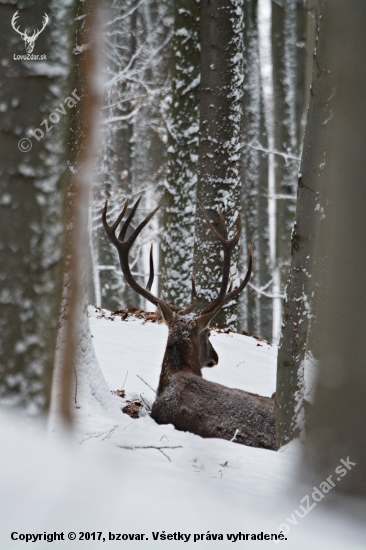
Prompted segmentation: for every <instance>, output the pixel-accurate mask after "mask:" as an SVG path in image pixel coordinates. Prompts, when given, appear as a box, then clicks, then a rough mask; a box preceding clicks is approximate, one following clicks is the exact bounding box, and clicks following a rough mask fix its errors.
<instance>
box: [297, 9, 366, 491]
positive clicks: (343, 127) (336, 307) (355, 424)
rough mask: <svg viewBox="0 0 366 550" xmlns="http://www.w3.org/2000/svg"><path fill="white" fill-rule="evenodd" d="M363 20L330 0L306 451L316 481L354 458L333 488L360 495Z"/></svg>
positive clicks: (363, 455)
mask: <svg viewBox="0 0 366 550" xmlns="http://www.w3.org/2000/svg"><path fill="white" fill-rule="evenodd" d="M365 20H366V4H365V3H364V2H361V1H360V0H358V1H357V0H351V1H349V2H347V3H345V2H342V1H341V0H332V1H329V0H327V1H324V9H323V10H322V20H321V25H322V27H321V36H320V39H321V40H322V41H323V42H322V43H323V47H325V53H324V58H323V59H322V60H318V62H317V67H318V70H319V71H322V74H323V75H324V77H323V78H324V79H327V80H328V81H329V85H328V86H327V88H326V89H325V90H324V91H323V94H322V95H321V96H318V102H319V104H320V103H321V102H322V104H323V107H322V108H321V109H319V110H320V113H321V112H322V109H323V110H324V108H325V109H328V112H329V115H330V118H331V120H330V121H329V123H328V120H329V118H328V119H324V118H323V123H324V124H326V126H325V128H327V130H328V132H329V147H327V148H326V149H325V148H324V147H321V151H322V153H323V165H324V169H323V170H321V169H320V170H319V169H318V170H317V174H319V176H318V177H319V179H320V181H321V183H322V185H323V186H324V187H325V188H327V189H328V198H329V208H328V211H327V212H326V217H325V220H324V225H325V228H324V233H325V237H324V242H325V246H326V249H327V252H328V261H327V270H326V272H325V273H324V276H323V282H324V285H323V288H324V296H323V300H322V302H321V304H320V321H319V323H318V332H317V341H318V347H319V349H320V372H319V378H318V381H317V387H316V398H315V405H314V414H313V416H312V419H311V425H310V429H309V438H308V443H307V452H306V454H305V461H306V465H307V467H308V468H307V470H308V472H309V469H310V477H311V480H310V481H311V482H312V483H313V482H315V483H317V484H318V483H319V481H320V480H324V479H326V477H327V476H329V474H331V473H333V472H334V470H335V468H336V467H338V466H339V465H340V466H343V464H340V460H341V459H343V460H344V461H346V462H347V459H349V461H351V462H352V463H353V464H354V465H353V466H350V468H348V467H347V468H343V471H342V473H340V474H339V473H338V472H337V470H335V471H336V475H334V473H333V480H334V483H335V490H336V491H341V492H347V493H350V494H353V495H358V496H362V497H365V496H366V469H365V462H366V440H365V425H366V401H365V387H366V369H365V356H366V342H365V331H366V326H365V325H366V323H365V311H366V293H365V271H366V261H365V254H364V250H365V237H366V235H365V211H366V191H365V185H364V179H365V172H366V166H365V142H366V110H365V90H366V71H365V67H366V34H365ZM324 45H325V46H324ZM318 49H320V44H319V48H317V50H318ZM329 90H331V93H330V94H329ZM314 92H315V93H316V90H314ZM319 149H320V147H319ZM319 154H320V153H319ZM319 327H321V331H320V330H319ZM347 463H348V464H349V462H347ZM337 474H338V476H337Z"/></svg>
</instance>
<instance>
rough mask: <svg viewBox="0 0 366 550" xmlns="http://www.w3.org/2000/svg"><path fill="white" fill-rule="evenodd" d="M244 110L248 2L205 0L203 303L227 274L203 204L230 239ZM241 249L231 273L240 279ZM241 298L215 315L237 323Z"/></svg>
mask: <svg viewBox="0 0 366 550" xmlns="http://www.w3.org/2000/svg"><path fill="white" fill-rule="evenodd" d="M242 112H243V2H242V0H224V1H220V2H219V1H218V0H213V1H209V0H203V1H201V86H200V143H199V175H198V183H197V201H198V208H197V211H196V220H195V247H194V274H195V277H196V283H197V292H198V296H199V306H200V307H202V306H204V305H205V304H207V303H208V302H210V301H211V300H212V299H213V298H215V297H216V295H217V292H218V287H219V285H220V280H221V277H222V254H221V246H220V244H219V242H218V240H217V239H215V238H214V237H213V235H212V234H211V232H210V230H209V228H208V226H207V223H206V221H205V220H204V217H203V212H202V208H201V204H203V205H204V206H205V207H206V208H207V211H208V214H209V217H210V220H211V221H212V223H213V225H214V227H215V228H216V229H217V230H218V231H219V232H220V231H221V226H220V221H219V216H218V213H217V209H218V208H221V209H222V211H223V214H224V216H225V219H226V222H227V226H228V229H229V237H231V236H233V234H234V233H235V232H236V230H237V218H238V214H239V212H240V183H241V182H240V148H241V124H242ZM238 259H239V249H238V247H237V248H236V250H235V251H234V253H233V257H232V268H231V273H230V276H231V277H232V278H234V279H235V280H237V279H238ZM236 309H237V300H235V301H233V302H231V303H229V304H227V305H226V307H224V308H223V309H222V310H221V311H220V313H219V314H218V315H217V316H216V317H215V323H216V324H218V325H221V326H230V327H236V322H237V314H236Z"/></svg>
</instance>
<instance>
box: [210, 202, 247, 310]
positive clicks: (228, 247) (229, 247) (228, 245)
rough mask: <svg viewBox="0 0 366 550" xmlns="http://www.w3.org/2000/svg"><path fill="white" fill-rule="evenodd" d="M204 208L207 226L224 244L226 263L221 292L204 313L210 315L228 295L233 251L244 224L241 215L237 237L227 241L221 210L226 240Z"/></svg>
mask: <svg viewBox="0 0 366 550" xmlns="http://www.w3.org/2000/svg"><path fill="white" fill-rule="evenodd" d="M202 208H203V213H204V216H205V219H206V222H207V225H208V226H209V228H210V229H211V231H212V233H213V234H214V235H216V236H217V238H218V239H219V240H220V242H221V244H222V247H223V249H224V262H223V271H222V279H221V287H220V291H219V294H218V296H217V297H216V298H215V299H214V300H213V301H212V302H211V303H210V304H208V305H207V306H206V307H205V309H204V310H203V312H202V313H203V314H204V313H210V312H211V311H213V310H214V309H215V308H216V306H217V305H218V304H219V303H221V302H222V300H223V299H224V297H225V295H226V293H227V288H228V284H229V277H230V261H231V254H232V251H233V249H234V247H235V246H236V244H237V243H238V241H239V239H240V235H241V232H242V227H243V224H242V219H241V215H240V214H239V216H238V230H237V232H236V235H235V236H234V237H233V238H232V239H227V228H226V223H225V219H224V216H223V214H222V211H221V209H219V216H220V220H221V225H222V229H223V233H224V235H225V237H226V238H225V237H222V236H221V235H219V233H218V232H217V231H216V229H215V228H214V227H213V225H212V224H211V222H210V220H209V218H208V215H207V212H206V209H205V208H204V206H203V205H202Z"/></svg>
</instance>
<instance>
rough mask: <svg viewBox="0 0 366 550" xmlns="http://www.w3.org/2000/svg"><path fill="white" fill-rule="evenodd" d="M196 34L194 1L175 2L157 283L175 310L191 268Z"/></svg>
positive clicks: (185, 296) (183, 299)
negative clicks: (166, 153) (162, 218)
mask: <svg viewBox="0 0 366 550" xmlns="http://www.w3.org/2000/svg"><path fill="white" fill-rule="evenodd" d="M199 35H200V9H199V4H198V3H197V1H196V0H177V1H176V3H175V25H174V37H173V71H172V98H171V106H170V113H169V123H168V130H169V141H168V163H167V176H166V179H167V181H166V189H165V195H164V207H165V209H164V221H163V235H162V283H161V285H162V291H163V292H162V297H163V298H164V300H167V301H168V302H170V303H172V304H175V305H177V306H183V305H184V304H187V303H189V302H190V293H191V279H190V274H191V273H192V269H193V242H194V219H195V212H196V203H195V200H196V192H197V161H198V129H199V126H198V124H199V83H200V48H199V46H200V42H199Z"/></svg>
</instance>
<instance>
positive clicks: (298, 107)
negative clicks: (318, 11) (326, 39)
mask: <svg viewBox="0 0 366 550" xmlns="http://www.w3.org/2000/svg"><path fill="white" fill-rule="evenodd" d="M305 8H306V6H305V2H304V0H281V1H274V2H272V58H273V87H274V124H275V125H274V146H275V151H276V152H277V153H280V154H276V155H275V163H276V164H275V178H276V184H275V185H276V212H277V239H276V261H277V266H278V268H279V269H280V274H281V289H283V288H284V286H285V283H286V280H287V276H288V269H289V258H290V235H291V229H292V226H293V223H294V217H295V208H296V206H295V203H296V184H297V177H298V170H299V165H300V162H299V160H297V159H299V157H300V154H301V142H302V136H303V120H304V98H305V88H304V81H305V73H306V71H305V59H306V47H305V46H306V41H305V28H306V9H305Z"/></svg>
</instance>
